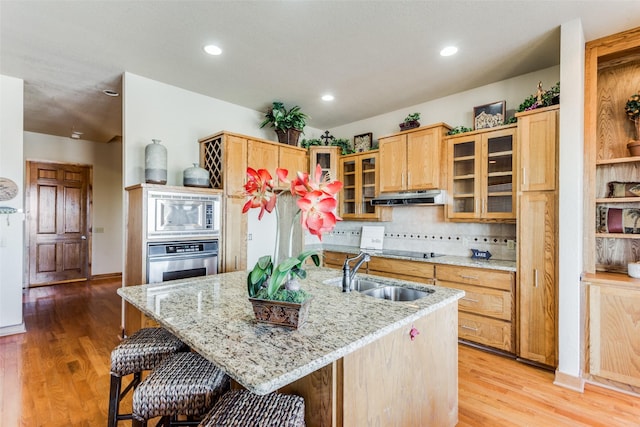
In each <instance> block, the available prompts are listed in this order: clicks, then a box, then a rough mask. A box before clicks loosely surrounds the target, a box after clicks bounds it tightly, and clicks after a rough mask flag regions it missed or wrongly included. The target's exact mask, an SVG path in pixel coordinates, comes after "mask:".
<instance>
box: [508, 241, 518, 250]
mask: <svg viewBox="0 0 640 427" xmlns="http://www.w3.org/2000/svg"><path fill="white" fill-rule="evenodd" d="M515 248H516V241H515V240H507V249H515Z"/></svg>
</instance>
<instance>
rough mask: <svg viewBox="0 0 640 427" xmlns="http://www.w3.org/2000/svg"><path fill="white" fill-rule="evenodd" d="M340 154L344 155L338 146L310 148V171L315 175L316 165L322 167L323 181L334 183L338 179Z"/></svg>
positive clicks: (314, 146) (315, 146) (313, 146)
mask: <svg viewBox="0 0 640 427" xmlns="http://www.w3.org/2000/svg"><path fill="white" fill-rule="evenodd" d="M340 154H342V149H341V148H340V147H337V146H322V145H312V146H310V147H309V171H310V172H311V173H315V170H316V165H320V169H321V170H322V179H323V180H324V179H326V180H328V181H334V180H336V179H338V159H339V158H340Z"/></svg>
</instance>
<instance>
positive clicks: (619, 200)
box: [596, 197, 640, 203]
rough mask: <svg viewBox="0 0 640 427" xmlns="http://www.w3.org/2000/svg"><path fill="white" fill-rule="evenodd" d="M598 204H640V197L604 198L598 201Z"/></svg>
mask: <svg viewBox="0 0 640 427" xmlns="http://www.w3.org/2000/svg"><path fill="white" fill-rule="evenodd" d="M596 203H640V197H604V198H601V199H596Z"/></svg>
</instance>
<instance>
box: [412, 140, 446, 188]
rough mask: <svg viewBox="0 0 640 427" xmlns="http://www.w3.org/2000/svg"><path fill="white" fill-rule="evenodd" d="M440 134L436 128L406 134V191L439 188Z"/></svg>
mask: <svg viewBox="0 0 640 427" xmlns="http://www.w3.org/2000/svg"><path fill="white" fill-rule="evenodd" d="M441 132H443V131H442V128H440V127H436V128H432V129H425V130H422V131H417V132H412V133H409V134H407V178H406V180H407V185H406V188H407V190H431V189H439V188H440V176H441V175H442V174H441V173H440V164H441V156H442V150H441V145H442V138H441ZM443 183H444V181H443Z"/></svg>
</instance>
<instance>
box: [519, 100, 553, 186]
mask: <svg viewBox="0 0 640 427" xmlns="http://www.w3.org/2000/svg"><path fill="white" fill-rule="evenodd" d="M552 108H553V109H552V110H550V111H545V112H538V113H534V112H532V113H531V114H527V115H524V116H520V117H518V144H519V145H520V148H519V149H520V189H521V190H522V191H545V190H555V189H556V140H557V134H558V107H552Z"/></svg>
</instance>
